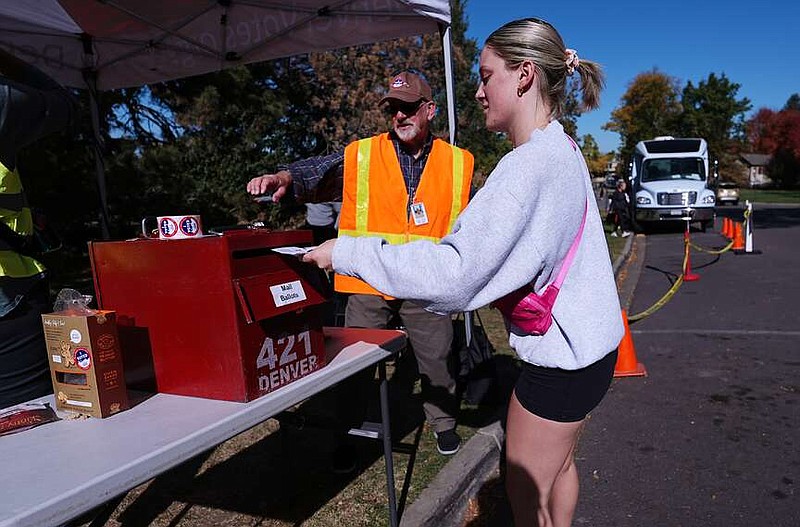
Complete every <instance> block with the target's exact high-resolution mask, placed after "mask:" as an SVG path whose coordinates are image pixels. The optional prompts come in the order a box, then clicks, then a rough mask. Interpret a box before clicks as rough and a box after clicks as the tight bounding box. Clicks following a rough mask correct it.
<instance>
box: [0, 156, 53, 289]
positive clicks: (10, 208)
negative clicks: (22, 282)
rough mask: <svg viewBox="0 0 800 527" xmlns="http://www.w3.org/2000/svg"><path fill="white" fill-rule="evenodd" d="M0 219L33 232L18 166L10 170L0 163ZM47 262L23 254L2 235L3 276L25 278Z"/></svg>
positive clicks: (0, 258) (0, 261)
mask: <svg viewBox="0 0 800 527" xmlns="http://www.w3.org/2000/svg"><path fill="white" fill-rule="evenodd" d="M0 221H2V222H3V223H5V224H6V225H8V226H9V227H10V228H11V230H13V231H14V232H16V233H18V234H21V235H23V236H27V235H30V234H32V233H33V219H32V217H31V209H30V208H28V203H27V200H26V199H25V193H24V191H23V189H22V180H20V177H19V172H17V169H16V168H15V169H14V170H9V169H8V168H7V167H6V166H5V165H3V164H2V163H0ZM44 269H45V268H44V266H43V265H42V264H41V263H39V262H38V261H36V260H34V259H33V258H31V257H29V256H23V255H21V254H19V253H17V252H14V250H13V249H12V248H11V246H10V245H8V244H7V243H6V241H5V240H3V239H2V238H0V276H8V277H12V278H25V277H28V276H33V275H35V274H38V273H41V272H42V271H44Z"/></svg>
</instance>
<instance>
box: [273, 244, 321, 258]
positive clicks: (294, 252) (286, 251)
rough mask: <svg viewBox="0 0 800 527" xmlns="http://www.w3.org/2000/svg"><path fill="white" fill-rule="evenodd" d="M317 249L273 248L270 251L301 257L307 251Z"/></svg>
mask: <svg viewBox="0 0 800 527" xmlns="http://www.w3.org/2000/svg"><path fill="white" fill-rule="evenodd" d="M316 248H317V247H316V246H314V247H291V246H290V247H275V248H273V249H272V250H273V251H275V252H276V253H281V254H287V255H289V256H301V255H303V254H306V253H307V252H309V251H313V250H314V249H316Z"/></svg>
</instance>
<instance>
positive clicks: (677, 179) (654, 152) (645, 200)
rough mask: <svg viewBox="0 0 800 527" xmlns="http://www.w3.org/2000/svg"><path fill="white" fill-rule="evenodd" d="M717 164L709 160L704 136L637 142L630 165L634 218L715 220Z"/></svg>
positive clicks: (643, 220) (702, 223)
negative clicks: (710, 165) (712, 164)
mask: <svg viewBox="0 0 800 527" xmlns="http://www.w3.org/2000/svg"><path fill="white" fill-rule="evenodd" d="M715 167H716V165H714V166H712V167H711V169H710V167H709V163H708V145H707V144H706V141H705V139H700V138H674V137H669V136H666V137H656V138H655V139H651V140H649V141H639V142H638V143H637V144H636V149H635V151H634V155H633V163H632V164H631V186H632V189H633V194H634V197H635V199H634V204H635V205H634V210H635V214H634V216H635V218H636V221H637V222H638V223H639V224H640V225H642V226H645V225H647V224H648V223H654V222H659V221H686V220H685V219H686V218H687V217H689V218H691V221H692V222H699V223H700V226H701V228H702V229H703V230H705V229H706V228H707V227H709V226H712V225H713V223H714V207H715V205H716V203H715V197H714V190H713V189H714V186H715V183H716V168H715Z"/></svg>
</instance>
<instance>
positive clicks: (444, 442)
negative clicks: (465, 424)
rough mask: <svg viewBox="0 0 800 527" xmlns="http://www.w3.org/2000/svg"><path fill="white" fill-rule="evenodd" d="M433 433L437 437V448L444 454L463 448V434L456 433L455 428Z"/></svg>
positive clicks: (447, 454)
mask: <svg viewBox="0 0 800 527" xmlns="http://www.w3.org/2000/svg"><path fill="white" fill-rule="evenodd" d="M433 435H434V436H435V437H436V450H438V451H439V453H440V454H442V455H445V456H449V455H452V454H455V453H456V452H458V449H459V448H461V436H459V435H458V434H457V433H456V429H455V428H451V429H450V430H445V431H444V432H434V433H433Z"/></svg>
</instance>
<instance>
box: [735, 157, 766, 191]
mask: <svg viewBox="0 0 800 527" xmlns="http://www.w3.org/2000/svg"><path fill="white" fill-rule="evenodd" d="M739 158H740V160H741V161H742V163H744V165H745V167H746V168H747V183H748V184H749V185H750V188H753V187H763V186H766V185H770V184H772V180H771V179H770V178H769V176H768V175H767V165H769V162H770V161H771V160H772V156H770V155H767V154H741V155H740V156H739Z"/></svg>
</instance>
